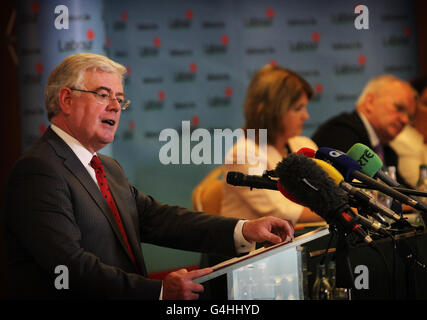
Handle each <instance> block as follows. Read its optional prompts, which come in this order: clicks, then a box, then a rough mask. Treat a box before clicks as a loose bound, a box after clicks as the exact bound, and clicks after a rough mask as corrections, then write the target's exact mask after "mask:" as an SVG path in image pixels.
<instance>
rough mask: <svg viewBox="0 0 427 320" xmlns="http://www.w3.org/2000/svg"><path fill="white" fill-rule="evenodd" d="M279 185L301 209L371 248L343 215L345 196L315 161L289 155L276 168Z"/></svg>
mask: <svg viewBox="0 0 427 320" xmlns="http://www.w3.org/2000/svg"><path fill="white" fill-rule="evenodd" d="M276 173H277V175H278V177H279V183H280V184H281V185H282V186H283V187H284V188H285V189H286V190H288V191H290V192H291V194H292V195H293V197H294V198H295V199H296V200H297V201H298V202H299V203H301V204H302V205H303V206H306V207H309V208H310V209H311V210H312V211H314V212H316V213H317V214H318V215H320V216H321V217H322V218H324V219H325V220H326V221H327V222H328V223H329V224H331V222H336V223H338V224H339V225H341V226H342V227H344V228H345V229H347V230H350V231H353V232H355V233H356V234H357V235H358V236H359V237H360V238H361V239H363V241H365V242H366V243H368V244H371V245H373V244H374V243H373V240H372V238H371V237H370V236H369V235H367V234H366V232H365V231H364V230H363V229H362V227H361V226H360V225H359V224H358V223H356V221H355V220H354V219H353V218H352V217H351V216H350V215H349V214H347V213H346V212H345V211H351V208H350V206H349V205H348V196H347V193H346V192H345V191H344V190H342V189H340V188H339V187H337V186H336V184H335V182H334V181H333V180H332V179H331V178H330V177H329V176H328V175H327V173H326V172H325V171H323V170H322V168H321V167H319V166H318V165H317V164H316V162H315V161H312V160H311V159H308V158H307V157H306V156H304V155H302V154H294V153H292V154H290V155H289V156H287V157H286V158H284V159H282V161H280V162H279V163H278V164H277V167H276Z"/></svg>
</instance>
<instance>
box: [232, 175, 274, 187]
mask: <svg viewBox="0 0 427 320" xmlns="http://www.w3.org/2000/svg"><path fill="white" fill-rule="evenodd" d="M227 183H228V184H231V185H233V186H242V187H251V188H256V189H270V190H277V180H273V179H270V178H268V177H262V176H253V175H247V174H244V173H242V172H237V171H230V172H228V173H227Z"/></svg>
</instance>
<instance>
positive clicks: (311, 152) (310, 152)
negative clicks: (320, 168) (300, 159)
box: [297, 147, 316, 158]
mask: <svg viewBox="0 0 427 320" xmlns="http://www.w3.org/2000/svg"><path fill="white" fill-rule="evenodd" d="M297 154H303V155H305V156H306V157H307V158H314V157H315V156H316V150H314V149H311V148H306V147H303V148H301V149H299V150H298V151H297Z"/></svg>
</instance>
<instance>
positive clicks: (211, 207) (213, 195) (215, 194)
mask: <svg viewBox="0 0 427 320" xmlns="http://www.w3.org/2000/svg"><path fill="white" fill-rule="evenodd" d="M221 175H222V167H221V166H220V167H217V168H215V169H214V170H212V171H211V172H209V174H208V175H207V176H206V177H205V178H203V180H202V181H201V182H200V183H199V184H198V185H197V186H196V187H195V188H194V190H193V194H192V202H193V208H194V209H195V210H196V211H203V212H206V213H211V214H218V215H219V214H221V200H222V184H223V181H222V180H221Z"/></svg>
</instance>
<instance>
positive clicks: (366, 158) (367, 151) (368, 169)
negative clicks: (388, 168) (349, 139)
mask: <svg viewBox="0 0 427 320" xmlns="http://www.w3.org/2000/svg"><path fill="white" fill-rule="evenodd" d="M347 155H348V156H349V157H350V158H352V159H353V160H355V161H356V162H357V163H358V164H359V165H360V168H361V169H360V171H362V172H363V173H364V174H366V175H367V176H370V177H374V176H375V175H376V174H377V172H378V171H379V170H381V168H382V167H383V162H382V161H381V159H380V157H378V155H377V154H376V153H375V152H374V151H372V149H371V148H369V147H368V146H366V145H364V144H362V143H356V144H354V145H353V146H352V147H351V148H350V149H349V150H348V151H347Z"/></svg>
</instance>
